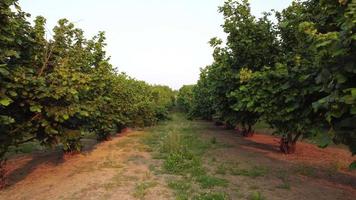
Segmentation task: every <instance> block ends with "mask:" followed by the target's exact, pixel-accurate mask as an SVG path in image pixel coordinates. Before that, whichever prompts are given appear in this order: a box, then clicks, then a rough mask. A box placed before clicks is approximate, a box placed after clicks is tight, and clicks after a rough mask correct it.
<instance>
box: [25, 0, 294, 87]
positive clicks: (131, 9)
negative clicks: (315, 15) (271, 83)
mask: <svg viewBox="0 0 356 200" xmlns="http://www.w3.org/2000/svg"><path fill="white" fill-rule="evenodd" d="M291 1H292V0H251V1H250V3H251V9H252V12H253V14H254V15H257V16H260V14H261V12H263V11H269V10H271V9H275V10H281V9H283V8H285V7H287V6H288V5H289V4H290V3H291ZM19 2H20V6H21V7H22V9H23V10H24V11H26V12H28V13H30V14H32V16H33V17H34V16H37V15H42V16H44V17H45V18H46V19H47V27H48V29H52V28H53V26H54V25H55V24H56V22H57V21H58V20H59V19H61V18H67V19H69V20H70V21H71V22H74V24H75V25H76V26H77V27H78V28H81V29H83V30H84V32H85V33H86V35H87V36H88V37H92V36H93V35H95V34H96V33H98V32H99V31H105V33H106V37H107V41H106V42H107V44H108V45H107V48H106V50H107V53H108V55H109V56H111V64H113V66H114V67H116V68H117V69H118V70H119V71H120V72H126V73H127V74H128V75H130V76H132V77H134V78H136V79H139V80H144V81H147V82H148V83H151V84H163V85H168V86H170V87H172V88H173V89H179V88H180V87H181V86H182V85H185V84H194V83H196V81H197V80H198V79H199V72H200V71H199V68H201V67H205V66H206V65H209V64H211V63H212V55H211V54H212V49H211V48H210V46H209V45H208V41H209V40H210V38H212V37H216V36H217V37H224V33H223V30H222V28H221V27H220V25H221V24H222V23H223V18H222V15H221V14H220V13H218V11H217V9H218V6H220V5H223V2H224V0H20V1H19Z"/></svg>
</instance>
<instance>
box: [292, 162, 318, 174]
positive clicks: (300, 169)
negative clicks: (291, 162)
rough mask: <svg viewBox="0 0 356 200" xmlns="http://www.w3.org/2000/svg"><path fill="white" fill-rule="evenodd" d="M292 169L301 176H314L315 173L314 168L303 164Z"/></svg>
mask: <svg viewBox="0 0 356 200" xmlns="http://www.w3.org/2000/svg"><path fill="white" fill-rule="evenodd" d="M294 171H295V172H296V173H298V174H300V175H303V176H314V175H315V173H316V171H315V168H313V167H310V166H308V165H304V164H301V165H297V166H296V168H295V170H294Z"/></svg>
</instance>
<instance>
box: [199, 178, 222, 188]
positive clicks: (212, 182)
mask: <svg viewBox="0 0 356 200" xmlns="http://www.w3.org/2000/svg"><path fill="white" fill-rule="evenodd" d="M196 181H197V182H198V183H200V185H201V187H202V188H212V187H215V186H227V185H228V181H227V180H225V179H222V178H216V177H212V176H208V175H203V176H199V177H198V178H197V179H196Z"/></svg>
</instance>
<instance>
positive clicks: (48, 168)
mask: <svg viewBox="0 0 356 200" xmlns="http://www.w3.org/2000/svg"><path fill="white" fill-rule="evenodd" d="M193 123H195V125H196V127H199V128H198V129H197V131H196V132H197V133H196V134H197V135H199V136H201V137H202V138H205V139H206V140H211V139H212V138H215V139H216V141H217V142H218V143H219V144H221V145H222V146H224V147H223V148H213V149H209V150H208V151H207V152H206V153H205V154H204V156H203V161H204V166H205V167H206V168H207V169H208V172H209V173H210V174H213V175H214V176H218V177H221V178H224V179H226V180H228V181H229V184H228V187H223V188H218V189H217V190H221V191H223V192H224V193H226V194H228V196H229V198H230V199H249V198H250V194H251V193H252V192H254V191H256V192H260V193H261V194H262V195H263V196H264V197H265V199H281V200H285V199H295V200H300V199H312V200H313V199H325V200H328V199H330V200H335V199H340V200H341V199H342V200H344V199H346V200H347V199H350V200H351V199H352V200H353V199H356V173H355V172H351V171H348V169H347V166H348V165H349V164H350V163H351V162H352V161H353V160H354V157H352V156H351V154H350V153H349V152H348V151H347V150H345V149H340V148H326V149H319V148H318V147H315V146H314V145H312V144H308V143H304V142H298V144H297V150H296V153H295V154H290V155H285V154H282V153H280V152H279V146H278V145H279V144H278V141H279V140H278V138H276V137H273V136H270V135H265V134H255V135H254V136H253V137H251V138H244V137H241V136H239V135H238V134H236V133H235V132H234V131H228V130H224V129H223V128H222V127H216V126H214V125H213V124H212V123H209V122H202V121H195V122H193ZM145 134H149V133H148V132H146V131H128V132H127V133H124V134H120V135H118V136H116V137H114V138H113V139H112V140H111V141H108V142H104V143H100V144H96V142H95V141H94V140H89V139H87V140H86V141H85V143H86V148H85V150H84V152H83V153H81V154H77V155H72V156H63V154H62V152H61V151H55V150H53V151H49V152H37V153H33V154H27V155H22V156H17V157H14V158H12V159H10V160H9V161H8V164H7V171H8V174H7V175H8V185H9V186H8V187H7V188H5V189H4V190H2V191H1V192H0V199H4V200H6V199H11V200H20V199H21V200H22V199H26V200H27V199H29V200H31V199H34V200H42V199H43V200H45V199H46V200H47V199H63V200H64V199H85V200H87V199H95V200H96V199H120V200H125V199H152V200H158V199H175V196H174V191H172V190H171V189H170V188H169V187H168V186H167V180H166V179H167V176H166V175H164V174H160V173H156V172H155V170H153V166H156V167H157V166H160V165H161V163H160V162H161V161H160V160H157V159H153V158H152V155H151V154H152V153H151V151H152V149H150V148H149V147H148V146H146V145H144V144H143V143H142V141H141V140H140V138H141V137H142V136H143V135H145ZM221 165H225V166H229V169H230V170H231V169H252V168H254V167H263V169H264V172H263V174H262V175H261V176H252V175H251V176H249V175H236V174H231V173H229V172H226V173H224V171H222V172H218V169H219V166H220V168H221ZM220 171H221V170H220Z"/></svg>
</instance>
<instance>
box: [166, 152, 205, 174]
mask: <svg viewBox="0 0 356 200" xmlns="http://www.w3.org/2000/svg"><path fill="white" fill-rule="evenodd" d="M196 165H201V164H200V161H199V160H198V159H197V158H196V157H195V156H194V155H193V154H192V153H190V152H178V153H171V154H169V155H168V157H167V159H166V160H165V161H164V163H163V168H164V169H165V170H166V172H168V173H172V174H181V173H182V172H187V171H189V169H192V168H194V167H196Z"/></svg>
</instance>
